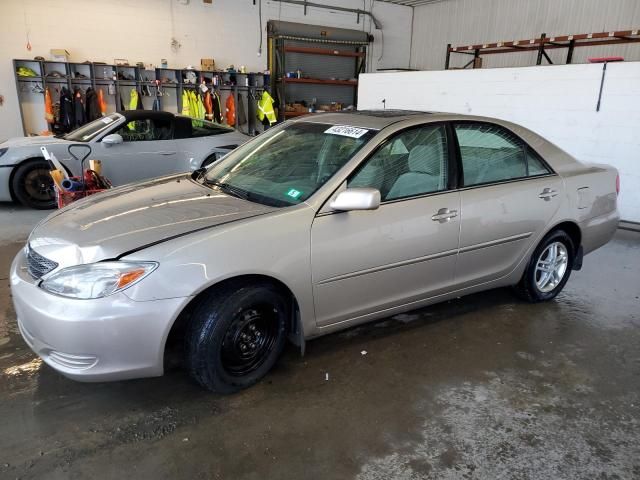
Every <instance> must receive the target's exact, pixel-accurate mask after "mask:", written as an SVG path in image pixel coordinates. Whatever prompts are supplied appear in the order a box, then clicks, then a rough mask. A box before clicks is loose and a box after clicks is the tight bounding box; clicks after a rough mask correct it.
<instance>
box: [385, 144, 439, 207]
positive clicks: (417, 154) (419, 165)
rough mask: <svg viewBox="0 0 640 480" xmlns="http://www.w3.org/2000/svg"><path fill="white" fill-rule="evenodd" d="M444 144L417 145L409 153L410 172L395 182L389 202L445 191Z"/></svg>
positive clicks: (388, 196)
mask: <svg viewBox="0 0 640 480" xmlns="http://www.w3.org/2000/svg"><path fill="white" fill-rule="evenodd" d="M445 161H446V156H445V155H444V144H443V143H442V142H434V143H430V144H428V145H416V146H415V147H413V148H412V149H411V151H410V152H409V158H408V160H407V163H408V167H409V171H408V172H406V173H403V174H402V175H400V176H399V177H398V179H397V180H396V181H395V182H394V184H393V186H392V187H391V190H389V193H388V195H387V198H386V199H387V200H391V199H394V198H402V197H410V196H412V195H418V194H421V193H427V192H436V191H439V190H443V189H444V187H445V186H446V174H445V172H446V165H445Z"/></svg>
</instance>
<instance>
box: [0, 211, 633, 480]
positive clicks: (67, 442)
mask: <svg viewBox="0 0 640 480" xmlns="http://www.w3.org/2000/svg"><path fill="white" fill-rule="evenodd" d="M3 208H4V209H6V208H7V207H0V218H3V220H2V230H3V232H5V233H6V232H7V229H12V228H13V225H14V224H15V222H14V221H13V220H12V221H11V223H10V224H9V223H6V222H5V221H4V217H3V216H2V215H5V214H6V213H7V212H6V211H4V212H3V211H2V209H3ZM23 213H25V212H20V215H15V214H11V215H10V218H12V219H16V220H17V219H18V218H20V217H21V216H22V214H23ZM37 216H38V215H37V214H34V217H37ZM6 236H7V238H9V237H10V235H6ZM20 247H21V243H15V242H13V243H7V242H5V243H4V244H3V245H0V272H1V273H0V278H1V279H2V281H1V282H0V306H1V307H0V425H1V427H0V432H1V435H0V478H3V479H4V478H22V479H27V478H47V479H62V478H64V479H67V478H71V479H73V478H113V479H121V478H139V479H146V478H150V479H161V478H170V479H175V478H221V479H222V478H224V479H234V480H235V479H267V478H268V479H272V478H274V479H301V478H304V479H323V480H324V479H349V478H354V479H361V480H365V479H372V480H373V479H380V480H382V479H384V480H388V479H407V480H408V479H412V480H413V479H422V478H429V479H431V478H432V479H491V480H493V479H500V478H517V479H535V480H539V479H554V480H555V479H560V478H562V479H578V478H580V479H583V478H598V479H631V478H640V299H639V297H640V235H639V234H637V233H633V232H628V231H619V232H618V233H617V234H616V237H615V239H614V240H613V241H612V242H611V243H610V244H609V245H607V246H606V247H605V248H603V249H601V250H599V251H597V252H595V253H593V254H592V255H589V256H588V257H587V258H586V259H585V266H584V269H583V270H582V271H580V272H573V275H572V278H571V280H570V281H569V283H568V285H567V287H566V289H565V291H564V292H563V293H562V294H561V295H560V296H559V297H558V298H557V299H556V300H555V301H553V302H550V303H546V304H538V305H529V304H525V303H522V302H520V301H518V300H516V299H515V298H514V297H513V296H512V294H511V293H510V292H509V291H508V290H498V291H493V292H489V293H485V294H480V295H474V296H470V297H467V298H463V299H460V300H457V301H454V302H449V303H446V304H443V305H438V306H434V307H430V308H427V309H423V310H420V311H417V312H414V313H412V314H409V315H401V316H398V317H395V318H393V319H389V320H387V321H383V322H380V323H377V324H373V325H368V326H364V327H360V328H357V329H353V330H349V331H346V332H343V333H340V334H336V335H331V336H329V337H325V338H322V339H318V340H316V341H313V342H310V343H309V344H308V349H307V354H306V356H305V357H304V358H300V356H299V354H297V353H296V352H295V350H294V349H293V348H290V349H288V350H287V351H286V352H285V355H284V357H283V358H282V360H281V361H280V362H279V364H278V365H277V367H276V369H275V370H274V371H273V372H272V373H271V374H269V375H268V377H267V378H266V380H265V381H263V382H262V383H260V384H259V385H257V386H255V387H254V388H251V389H249V390H247V391H245V392H242V393H240V394H237V395H234V396H230V397H220V396H216V395H212V394H208V393H206V392H204V391H202V390H200V389H199V388H198V387H196V386H194V385H193V384H192V383H191V382H190V381H189V380H188V379H187V378H186V376H185V375H184V373H183V372H182V371H180V370H179V369H176V370H173V371H170V372H168V373H167V374H166V375H165V376H164V377H162V378H156V379H148V380H136V381H128V382H120V383H109V384H82V383H75V382H73V381H70V380H67V379H65V378H63V377H61V376H60V375H58V374H56V373H55V372H54V371H53V370H51V369H50V368H48V367H47V366H44V365H42V364H41V363H40V361H38V360H37V359H36V358H35V356H34V355H33V354H32V353H31V352H30V351H29V349H28V348H27V347H26V345H25V344H24V343H23V341H22V339H21V338H20V336H19V333H18V331H17V327H16V323H15V313H14V311H13V308H12V306H11V302H10V296H9V289H8V286H7V283H8V282H7V278H6V277H7V273H6V272H7V269H8V267H9V262H10V260H11V258H12V256H13V255H14V253H15V252H16V251H17V250H18V249H19V248H20ZM365 351H366V354H364V352H365ZM327 375H328V379H329V380H328V381H327V380H326V378H327V377H326V376H327Z"/></svg>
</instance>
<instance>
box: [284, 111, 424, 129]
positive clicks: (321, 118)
mask: <svg viewBox="0 0 640 480" xmlns="http://www.w3.org/2000/svg"><path fill="white" fill-rule="evenodd" d="M430 115H432V113H431V112H418V111H415V110H347V111H342V112H327V113H324V112H323V113H317V114H314V115H305V116H303V117H300V118H298V119H296V120H294V122H311V123H326V124H330V125H352V126H356V127H363V128H371V129H376V130H381V129H383V128H384V127H386V126H388V125H391V124H392V123H396V122H399V121H402V120H409V119H415V118H420V117H421V116H422V117H424V119H425V120H428V119H429V118H430Z"/></svg>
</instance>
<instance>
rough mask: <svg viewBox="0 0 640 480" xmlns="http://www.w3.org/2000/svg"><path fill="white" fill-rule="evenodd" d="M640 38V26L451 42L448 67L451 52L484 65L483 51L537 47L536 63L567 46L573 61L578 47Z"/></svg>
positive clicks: (471, 63)
mask: <svg viewBox="0 0 640 480" xmlns="http://www.w3.org/2000/svg"><path fill="white" fill-rule="evenodd" d="M637 42H640V30H639V29H635V30H619V31H613V32H598V33H581V34H577V35H562V36H556V37H547V35H546V34H544V33H543V34H541V35H540V37H539V38H532V39H527V40H512V41H511V40H510V41H505V42H496V43H484V44H477V45H464V46H452V45H451V44H448V45H447V52H446V59H445V64H444V68H445V70H448V69H449V62H450V59H451V54H452V53H453V54H464V55H471V56H472V57H473V58H472V59H471V60H469V62H467V63H466V64H465V65H464V67H462V68H468V67H472V68H480V67H481V63H482V62H481V61H480V59H481V56H482V55H495V54H499V53H513V52H527V51H537V52H538V57H537V60H536V65H541V64H542V59H543V58H544V59H545V60H546V61H547V62H548V63H550V64H552V63H553V62H552V61H551V58H549V55H547V50H554V49H559V48H566V49H567V57H566V61H565V63H567V64H569V63H571V61H572V59H573V50H574V49H575V48H577V47H593V46H598V45H619V44H627V43H637Z"/></svg>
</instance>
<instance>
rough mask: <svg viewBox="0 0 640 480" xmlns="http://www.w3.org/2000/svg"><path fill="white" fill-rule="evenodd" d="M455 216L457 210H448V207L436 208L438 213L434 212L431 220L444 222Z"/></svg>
mask: <svg viewBox="0 0 640 480" xmlns="http://www.w3.org/2000/svg"><path fill="white" fill-rule="evenodd" d="M457 216H458V211H457V210H449V209H448V208H441V209H440V210H438V213H436V214H435V215H433V216H432V217H431V220H433V221H434V222H440V223H446V222H448V221H449V220H451V219H452V218H455V217H457Z"/></svg>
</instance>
